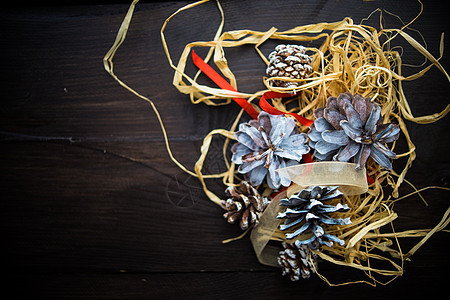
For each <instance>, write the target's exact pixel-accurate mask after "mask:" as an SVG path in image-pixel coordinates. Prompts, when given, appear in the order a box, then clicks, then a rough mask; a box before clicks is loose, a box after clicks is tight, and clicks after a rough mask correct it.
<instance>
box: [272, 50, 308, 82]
mask: <svg viewBox="0 0 450 300" xmlns="http://www.w3.org/2000/svg"><path fill="white" fill-rule="evenodd" d="M305 52H306V49H305V47H303V46H298V45H283V44H281V45H278V46H276V47H275V51H273V52H271V53H270V54H269V65H268V66H267V69H266V74H267V76H269V78H270V77H289V78H292V79H303V78H307V77H308V76H309V75H310V74H311V73H312V71H313V69H312V67H311V62H312V58H311V57H310V56H309V55H307V54H305ZM273 84H274V85H275V86H279V87H287V88H296V87H299V86H300V83H299V82H289V81H283V80H274V81H273Z"/></svg>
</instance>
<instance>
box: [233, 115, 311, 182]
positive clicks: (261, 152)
mask: <svg viewBox="0 0 450 300" xmlns="http://www.w3.org/2000/svg"><path fill="white" fill-rule="evenodd" d="M234 136H235V137H236V140H237V141H238V143H236V144H234V145H233V146H232V148H231V151H232V153H233V156H232V157H231V161H232V162H234V163H235V164H238V165H240V166H239V169H238V172H239V173H241V174H245V177H246V180H247V181H249V183H250V184H251V185H252V186H258V185H260V184H261V183H262V182H263V180H264V178H266V177H267V184H268V185H269V187H270V188H271V189H278V188H279V187H280V186H289V184H291V181H290V180H289V179H287V178H284V177H281V176H280V175H279V174H278V172H276V170H277V169H278V168H284V167H287V166H291V165H296V164H298V162H299V161H300V160H301V159H302V155H303V154H306V153H308V152H309V147H308V145H307V144H306V142H307V140H308V137H307V136H306V134H304V133H298V129H297V126H296V125H295V121H294V120H293V119H292V118H288V117H286V116H284V115H278V116H275V115H270V114H268V113H266V112H265V111H262V112H261V113H260V114H259V116H258V120H251V121H250V122H248V123H242V124H240V125H239V131H237V132H235V133H234ZM266 175H267V176H266Z"/></svg>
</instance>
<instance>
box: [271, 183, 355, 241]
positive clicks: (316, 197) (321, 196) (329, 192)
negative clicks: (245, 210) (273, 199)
mask: <svg viewBox="0 0 450 300" xmlns="http://www.w3.org/2000/svg"><path fill="white" fill-rule="evenodd" d="M342 195H343V194H342V193H341V192H340V191H339V190H338V187H337V186H336V187H322V186H313V187H310V188H307V189H304V190H302V191H300V192H299V193H297V194H294V195H292V196H291V197H289V199H282V200H281V201H280V205H281V206H285V207H287V208H286V211H285V212H281V213H278V216H277V218H278V219H284V220H285V221H284V224H282V225H280V229H281V230H282V231H285V230H288V229H295V231H294V232H292V233H287V234H286V238H287V239H293V238H295V237H297V236H299V235H301V234H305V233H307V232H308V230H311V232H312V237H311V238H309V239H306V240H297V241H295V245H296V246H297V247H299V246H300V245H309V246H310V247H311V248H312V249H316V248H318V247H320V245H326V246H329V247H331V246H333V242H337V243H338V244H340V245H341V246H342V245H344V241H343V240H341V239H339V238H337V237H336V236H334V235H331V234H328V233H326V232H325V230H324V228H323V227H322V225H323V224H328V225H348V224H351V221H350V219H349V218H345V219H341V218H339V219H333V218H331V217H330V216H329V215H328V214H330V213H334V212H344V211H348V210H349V207H348V206H347V204H344V205H342V204H341V203H338V204H337V205H336V206H333V205H326V204H325V203H324V202H326V201H329V200H332V199H337V198H340V197H342Z"/></svg>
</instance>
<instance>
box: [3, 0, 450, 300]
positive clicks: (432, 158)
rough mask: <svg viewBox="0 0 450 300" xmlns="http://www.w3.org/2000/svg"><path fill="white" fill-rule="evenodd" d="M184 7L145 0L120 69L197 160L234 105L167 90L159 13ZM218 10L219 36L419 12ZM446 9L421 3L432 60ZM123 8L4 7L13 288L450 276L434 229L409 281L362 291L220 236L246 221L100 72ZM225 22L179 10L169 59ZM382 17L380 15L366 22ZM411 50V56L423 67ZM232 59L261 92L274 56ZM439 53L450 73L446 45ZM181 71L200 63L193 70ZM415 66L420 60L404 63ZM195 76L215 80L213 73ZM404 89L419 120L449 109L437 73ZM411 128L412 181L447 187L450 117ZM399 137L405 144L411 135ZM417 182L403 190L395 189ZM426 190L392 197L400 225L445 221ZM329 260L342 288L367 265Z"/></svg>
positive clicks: (333, 4)
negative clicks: (278, 263) (286, 272)
mask: <svg viewBox="0 0 450 300" xmlns="http://www.w3.org/2000/svg"><path fill="white" fill-rule="evenodd" d="M186 3H188V2H184V1H180V2H170V3H165V2H160V3H141V4H139V5H138V6H137V9H136V12H135V15H134V17H133V21H132V25H131V28H130V31H129V34H128V37H127V40H126V42H125V43H124V44H123V46H122V48H121V49H120V50H119V52H118V53H117V57H116V59H115V62H116V69H115V70H116V72H117V74H118V75H119V77H120V78H121V79H123V80H124V81H125V82H126V83H127V84H129V85H130V86H132V87H133V88H135V89H136V90H137V91H139V92H141V93H142V94H144V95H146V96H149V97H150V98H151V99H152V100H154V101H155V103H156V105H157V107H158V109H159V110H160V113H161V115H162V117H163V120H164V124H165V126H166V129H167V132H168V134H169V139H170V144H171V146H172V150H173V152H174V155H175V157H176V158H177V159H178V160H179V161H180V162H181V163H182V164H183V165H185V166H187V167H188V168H189V169H190V170H192V169H193V165H194V163H195V161H196V159H197V158H198V155H199V149H200V145H201V141H202V138H203V137H204V136H205V135H206V134H207V133H208V132H209V131H210V130H212V129H214V128H227V127H229V126H230V125H231V122H232V121H233V120H232V117H233V116H234V115H235V114H236V113H237V112H238V108H237V107H236V105H234V104H230V105H228V106H225V107H207V106H205V105H203V104H200V105H193V104H191V103H190V102H189V99H188V97H187V96H186V95H183V94H180V93H179V92H178V91H177V90H176V89H175V88H174V87H173V86H172V83H171V82H172V77H173V70H172V69H171V68H170V67H169V65H168V63H167V59H166V57H165V55H164V53H163V51H162V46H161V41H160V36H159V30H160V27H161V25H162V23H163V22H164V20H165V18H167V17H168V16H169V15H170V14H171V13H173V12H174V11H176V9H178V8H179V7H182V6H183V5H184V4H186ZM221 4H222V6H223V9H224V13H225V16H226V23H225V30H233V29H243V28H249V29H254V30H263V31H265V30H268V29H269V28H270V27H272V26H275V27H277V28H279V29H280V30H285V29H289V28H292V27H294V26H297V25H303V24H308V23H313V22H322V21H337V20H340V19H342V18H344V17H345V16H351V17H352V18H354V20H355V23H359V22H360V20H361V19H362V18H364V17H366V16H368V15H369V14H370V13H371V12H372V11H373V10H374V9H376V8H377V7H382V8H385V9H386V10H388V11H390V12H392V13H396V14H398V15H399V16H401V17H402V19H403V20H404V21H405V22H408V21H409V20H411V19H412V18H414V16H415V15H416V14H417V13H418V11H419V5H418V4H417V3H414V4H410V2H407V1H362V2H358V5H355V4H354V2H352V3H350V2H347V1H344V2H341V1H328V2H324V1H306V2H302V3H301V4H299V3H298V2H296V1H279V2H273V1H241V2H239V5H238V4H236V3H235V2H233V1H222V2H221ZM440 5H441V4H440V3H438V2H436V3H432V2H427V3H425V4H424V12H423V14H422V16H421V17H420V18H419V20H418V21H417V23H415V25H414V26H413V27H414V28H416V29H418V30H419V31H420V32H421V34H422V35H423V36H424V38H425V39H426V41H427V47H428V49H429V51H430V52H431V53H433V54H434V55H436V56H438V54H439V51H438V46H439V38H440V33H441V31H448V29H449V24H448V22H436V20H446V19H447V12H446V11H445V10H443V9H441V7H440ZM127 8H128V6H127V5H100V6H45V7H39V6H38V7H32V8H21V7H17V6H16V7H15V8H13V9H7V10H4V11H2V12H0V24H1V26H2V28H4V33H3V38H2V40H1V41H0V47H1V48H2V53H3V54H4V56H5V57H7V58H8V59H4V60H2V61H1V62H0V66H1V68H2V70H3V71H4V74H7V75H8V80H7V81H5V82H6V83H7V84H6V86H5V88H4V90H3V94H2V95H3V96H2V100H1V101H2V109H1V110H0V143H1V155H0V191H1V193H2V210H1V217H2V231H3V232H4V233H5V242H6V245H7V247H6V256H5V258H6V259H5V260H6V263H5V265H6V270H7V272H8V275H10V281H9V282H10V283H11V285H10V286H11V287H12V286H14V285H19V288H20V289H22V290H23V291H33V292H35V295H37V296H42V297H43V298H64V297H70V298H96V299H97V298H108V299H110V298H148V297H150V298H155V299H158V298H165V299H170V298H177V297H178V296H179V295H186V296H190V297H191V298H211V297H212V298H215V297H216V296H217V298H219V296H222V297H225V298H227V297H228V298H229V297H231V296H233V297H239V296H242V297H246V298H248V297H250V296H251V297H252V298H257V297H261V298H264V297H266V298H267V297H277V298H279V297H287V296H291V295H293V294H294V293H295V294H296V295H299V296H300V295H303V296H305V297H314V296H318V295H320V296H321V297H323V298H328V297H330V296H331V295H344V294H347V295H348V293H352V294H354V295H355V294H356V293H358V292H361V293H364V295H367V293H368V292H370V294H371V295H372V296H373V297H374V298H375V297H379V296H380V295H382V294H383V293H388V294H390V295H398V294H400V293H402V294H407V295H413V294H414V293H415V292H417V291H418V290H422V289H428V290H431V289H437V288H439V287H441V286H442V285H443V284H444V283H445V282H444V280H445V278H446V277H440V276H438V275H439V273H440V270H446V269H448V267H449V260H448V259H446V258H445V257H442V253H443V252H444V251H445V249H447V248H448V247H449V246H450V245H449V243H450V242H449V241H448V239H447V238H446V234H447V233H438V234H436V236H433V237H432V238H431V240H430V241H428V242H427V243H426V244H425V245H424V246H423V247H422V248H421V249H419V251H418V252H417V253H416V255H415V256H413V257H412V261H411V262H406V263H405V270H406V271H405V275H404V276H403V277H402V278H399V279H397V280H396V281H394V283H392V284H390V285H388V287H380V288H379V289H377V290H375V289H371V288H370V287H366V286H361V285H356V286H354V285H352V286H349V287H341V288H337V289H331V288H328V286H327V285H326V284H325V283H324V282H322V281H321V280H320V279H318V278H312V279H311V280H309V281H308V282H300V283H298V284H291V283H290V282H289V280H287V279H286V278H282V277H281V276H280V274H279V270H277V269H273V268H269V267H266V266H263V265H261V264H259V263H258V261H257V260H256V257H255V255H254V253H253V250H252V248H251V245H250V242H249V240H248V237H244V238H243V239H242V240H240V241H236V242H233V243H230V244H227V245H223V244H222V243H221V241H222V240H224V239H227V238H231V237H235V236H238V235H239V234H240V233H241V231H240V229H238V228H237V227H236V226H233V225H229V224H227V223H226V221H225V220H224V219H223V218H222V216H221V215H222V213H223V210H222V209H221V208H220V207H218V206H217V205H215V204H213V203H212V202H210V201H209V200H208V199H207V198H206V196H205V195H204V194H203V193H202V191H201V189H200V184H199V182H198V181H197V180H195V179H194V178H192V177H190V176H189V175H187V174H185V173H183V172H182V171H181V170H180V169H179V168H178V167H177V166H175V164H174V163H173V162H172V161H171V160H170V159H169V156H168V155H167V152H166V150H165V146H164V142H163V138H162V134H161V129H160V127H159V124H158V122H157V120H156V117H155V115H154V113H153V112H152V111H151V108H150V106H149V105H148V104H147V103H145V102H143V101H142V100H140V99H137V98H136V97H135V96H133V95H132V94H130V93H129V92H127V91H125V90H124V89H123V88H121V87H120V86H119V85H118V84H117V83H115V82H114V81H113V79H112V78H111V77H110V76H109V75H107V74H106V72H105V71H104V69H103V66H102V61H101V60H102V58H103V56H104V54H105V53H106V51H107V50H108V49H109V47H110V46H111V44H112V42H113V40H114V38H115V34H116V31H117V29H118V27H119V26H120V23H121V21H122V19H123V17H124V14H125V13H126V10H127ZM199 16H201V17H200V18H199ZM218 16H219V14H218V11H217V8H216V6H215V3H214V1H212V2H210V3H207V4H204V5H201V6H199V7H197V8H195V9H193V10H190V11H187V12H184V13H183V14H181V15H180V16H177V17H176V18H175V19H174V20H173V21H172V22H171V23H170V25H169V26H168V28H167V32H166V33H167V38H168V43H169V47H170V49H171V53H172V54H173V59H174V60H175V61H177V59H178V56H179V54H180V53H181V51H182V49H183V47H184V45H185V44H186V43H188V42H191V41H197V40H209V39H211V38H212V37H213V35H214V33H215V30H216V28H217V25H218V19H217V18H218ZM384 16H385V17H386V18H387V20H388V21H389V22H391V24H393V26H395V27H399V26H402V25H401V23H400V22H399V20H398V19H396V18H395V17H392V16H389V15H388V14H384ZM377 22H378V19H377V18H376V17H372V18H371V19H370V20H369V21H368V23H369V24H372V25H373V24H377ZM186 24H189V27H187V26H186ZM410 33H411V34H412V35H414V36H415V37H419V36H418V35H417V33H416V32H410ZM447 44H448V42H446V41H445V46H446V48H445V49H447V48H448V47H447ZM274 45H275V43H274V42H268V43H267V44H265V45H263V46H262V47H261V49H262V51H263V52H264V53H266V54H268V53H269V52H270V51H271V49H272V48H273V46H274ZM403 46H405V47H404V50H403V51H404V57H405V61H406V62H408V63H411V64H421V63H422V62H423V61H422V60H421V58H420V56H419V55H418V54H417V52H415V51H413V50H412V49H411V48H410V47H406V45H403ZM199 53H200V54H202V49H199ZM227 58H228V59H229V62H230V66H231V69H232V70H233V72H234V73H235V75H236V77H237V79H238V88H239V90H241V91H244V92H252V91H255V90H259V89H262V88H263V86H262V73H263V72H264V64H263V63H262V61H261V60H260V58H259V57H257V55H255V52H254V49H253V48H252V47H242V48H239V49H227ZM440 62H441V63H442V64H443V66H444V67H445V68H446V69H447V70H448V69H449V68H448V66H449V65H450V63H449V62H450V60H449V58H448V56H447V55H444V57H443V58H442V59H441V60H440ZM187 70H188V72H190V73H189V74H194V73H195V68H194V67H193V66H192V65H189V66H188V69H187ZM414 71H417V68H406V70H405V72H414ZM200 81H201V82H203V83H206V84H210V85H212V83H211V82H210V81H208V79H206V78H203V77H201V78H200ZM404 88H405V93H406V95H407V98H408V100H409V102H410V105H411V109H412V111H413V113H414V114H415V115H417V116H420V115H426V114H430V113H434V112H437V111H440V110H442V109H443V108H444V107H445V105H447V103H448V95H449V94H450V86H449V84H448V81H447V80H446V78H445V77H444V76H443V75H442V74H441V73H439V72H438V71H436V70H435V69H432V70H430V72H428V73H427V74H426V75H425V76H424V77H423V78H421V79H420V80H418V81H413V82H410V83H405V86H404ZM408 128H409V129H410V134H411V137H412V138H413V141H414V142H415V144H416V146H417V149H416V152H417V159H416V161H415V162H414V164H413V168H412V169H411V170H409V172H408V175H407V179H408V180H410V181H411V182H412V183H413V184H415V185H416V186H417V187H418V188H422V187H426V186H431V185H439V186H447V187H448V178H449V175H450V174H449V170H450V168H449V160H448V158H447V155H446V152H447V151H448V149H449V141H448V139H447V138H446V136H447V132H448V130H449V122H448V120H447V119H444V120H441V121H440V122H437V123H434V124H431V125H425V126H422V125H420V126H419V125H416V124H412V123H410V122H408ZM402 143H403V145H402ZM399 144H400V145H399V146H400V147H403V148H404V141H400V142H399ZM213 148H214V149H213V151H212V153H211V156H210V157H208V161H207V164H206V165H205V169H207V172H219V171H221V170H223V167H224V166H223V163H222V162H221V159H220V151H221V149H220V146H217V145H216V144H214V145H213ZM400 162H401V161H400ZM208 186H209V187H210V188H211V189H212V190H213V191H214V192H216V193H217V194H218V195H223V186H222V185H221V183H220V182H218V181H212V180H211V181H208ZM411 191H412V188H410V187H408V186H407V185H406V184H404V185H403V186H402V189H401V194H402V195H405V194H407V193H409V192H411ZM423 195H424V196H425V198H426V200H427V201H428V202H429V204H430V205H429V206H428V207H426V206H425V205H424V204H423V203H422V202H421V200H420V199H419V198H418V197H417V196H412V197H410V198H407V199H404V200H401V201H399V202H398V203H396V204H395V207H394V208H395V210H396V211H397V212H398V214H399V218H398V220H396V222H395V223H394V226H395V230H397V231H400V230H404V229H410V228H415V229H422V228H431V227H433V226H435V225H436V224H437V223H438V222H439V220H440V218H441V217H442V214H443V212H444V211H445V209H447V207H448V200H447V199H448V192H447V191H442V190H429V191H426V192H424V193H423ZM415 242H418V239H414V240H406V241H400V243H401V245H402V250H404V251H405V250H408V249H410V248H411V247H412V246H413V245H414V243H415ZM321 268H322V269H321V270H323V271H324V275H325V274H327V275H328V276H329V279H330V280H331V281H332V282H336V283H337V282H342V281H345V280H346V279H355V280H357V279H361V275H362V274H360V273H358V272H356V273H355V272H353V271H352V270H350V271H349V270H347V269H346V268H344V270H343V269H342V268H340V267H337V266H334V265H330V264H323V265H322V266H321ZM362 278H364V277H363V276H362ZM355 287H356V288H355ZM20 289H19V291H20ZM205 295H207V296H205ZM383 295H384V294H383Z"/></svg>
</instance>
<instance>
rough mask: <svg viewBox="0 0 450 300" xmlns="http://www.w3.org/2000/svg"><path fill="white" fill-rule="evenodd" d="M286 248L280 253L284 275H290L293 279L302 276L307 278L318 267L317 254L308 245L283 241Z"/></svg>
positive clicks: (280, 263) (279, 259)
mask: <svg viewBox="0 0 450 300" xmlns="http://www.w3.org/2000/svg"><path fill="white" fill-rule="evenodd" d="M282 244H283V247H284V250H283V251H280V254H279V255H278V258H277V260H278V264H279V265H280V266H281V267H282V271H283V273H282V274H283V276H285V275H289V277H290V278H291V280H292V281H297V280H299V279H300V277H302V278H304V279H306V278H309V277H310V276H311V273H315V272H316V271H315V270H316V269H317V256H316V255H315V254H314V253H312V252H311V250H310V248H309V247H308V246H306V245H300V246H296V245H294V244H288V243H286V242H283V243H282Z"/></svg>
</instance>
